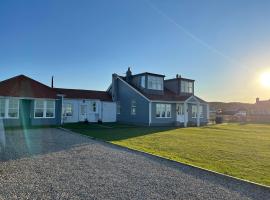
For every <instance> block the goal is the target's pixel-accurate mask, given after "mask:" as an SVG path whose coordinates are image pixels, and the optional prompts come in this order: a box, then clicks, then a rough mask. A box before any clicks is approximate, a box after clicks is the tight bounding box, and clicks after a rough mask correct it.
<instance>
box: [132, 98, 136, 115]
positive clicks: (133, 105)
mask: <svg viewBox="0 0 270 200" xmlns="http://www.w3.org/2000/svg"><path fill="white" fill-rule="evenodd" d="M131 115H136V101H135V100H132V101H131Z"/></svg>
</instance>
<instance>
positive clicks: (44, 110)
mask: <svg viewBox="0 0 270 200" xmlns="http://www.w3.org/2000/svg"><path fill="white" fill-rule="evenodd" d="M34 117H35V118H54V117H55V101H54V100H35V108H34Z"/></svg>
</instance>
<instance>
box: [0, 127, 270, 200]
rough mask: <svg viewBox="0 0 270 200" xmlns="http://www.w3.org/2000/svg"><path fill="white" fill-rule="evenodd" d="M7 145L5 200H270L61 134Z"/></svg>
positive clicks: (48, 132)
mask: <svg viewBox="0 0 270 200" xmlns="http://www.w3.org/2000/svg"><path fill="white" fill-rule="evenodd" d="M5 140H6V141H5V142H3V141H2V142H0V145H1V143H2V146H5V148H4V149H5V151H4V152H3V150H2V152H1V154H0V199H185V200H187V199H239V200H240V199H260V200H263V199H270V189H267V188H263V187H260V186H256V185H253V184H249V183H244V182H241V181H238V180H234V179H231V178H228V177H223V176H220V175H215V174H213V173H210V172H206V171H203V170H199V169H196V168H193V167H188V166H186V165H182V164H177V163H174V162H170V161H166V160H164V159H160V158H157V157H155V156H150V155H146V154H143V153H137V152H134V151H132V150H126V149H125V148H121V147H117V146H114V145H111V144H107V143H104V142H99V141H95V140H91V139H89V138H87V137H85V136H81V135H78V134H71V133H69V132H65V131H62V130H59V129H36V130H34V129H33V130H28V131H20V130H17V131H9V132H7V133H6V134H5ZM15 147H16V148H15ZM2 149H3V148H2Z"/></svg>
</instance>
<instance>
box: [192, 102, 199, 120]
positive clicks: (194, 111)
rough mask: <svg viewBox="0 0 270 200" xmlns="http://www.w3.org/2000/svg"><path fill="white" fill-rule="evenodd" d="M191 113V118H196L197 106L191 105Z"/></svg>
mask: <svg viewBox="0 0 270 200" xmlns="http://www.w3.org/2000/svg"><path fill="white" fill-rule="evenodd" d="M191 112H192V113H191V116H192V118H197V114H198V111H197V105H192V107H191Z"/></svg>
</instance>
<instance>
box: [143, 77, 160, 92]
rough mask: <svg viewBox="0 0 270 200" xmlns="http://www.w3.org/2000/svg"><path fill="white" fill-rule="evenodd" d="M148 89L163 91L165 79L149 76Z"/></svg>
mask: <svg viewBox="0 0 270 200" xmlns="http://www.w3.org/2000/svg"><path fill="white" fill-rule="evenodd" d="M147 88H148V89H150V90H163V78H162V77H159V76H148V81H147Z"/></svg>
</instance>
